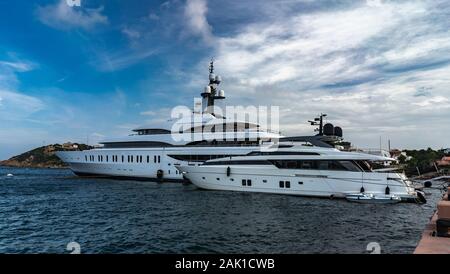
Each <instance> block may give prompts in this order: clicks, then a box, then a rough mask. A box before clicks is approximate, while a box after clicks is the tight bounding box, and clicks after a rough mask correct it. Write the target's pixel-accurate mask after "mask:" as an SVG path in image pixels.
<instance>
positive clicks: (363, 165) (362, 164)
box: [356, 161, 372, 172]
mask: <svg viewBox="0 0 450 274" xmlns="http://www.w3.org/2000/svg"><path fill="white" fill-rule="evenodd" d="M356 163H357V164H358V166H359V167H361V169H362V170H364V171H365V172H371V171H372V167H371V166H370V164H369V163H368V162H367V161H356Z"/></svg>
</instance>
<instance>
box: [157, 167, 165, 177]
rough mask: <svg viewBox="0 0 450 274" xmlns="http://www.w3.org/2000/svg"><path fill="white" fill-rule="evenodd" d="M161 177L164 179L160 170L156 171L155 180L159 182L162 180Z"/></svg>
mask: <svg viewBox="0 0 450 274" xmlns="http://www.w3.org/2000/svg"><path fill="white" fill-rule="evenodd" d="M163 177H164V171H163V170H162V169H158V171H157V172H156V178H158V179H159V180H162V178H163Z"/></svg>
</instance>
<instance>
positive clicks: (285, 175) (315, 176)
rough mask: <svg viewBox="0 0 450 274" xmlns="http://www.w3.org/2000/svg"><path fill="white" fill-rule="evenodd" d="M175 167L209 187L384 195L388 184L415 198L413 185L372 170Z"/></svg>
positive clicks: (317, 194) (399, 193)
mask: <svg viewBox="0 0 450 274" xmlns="http://www.w3.org/2000/svg"><path fill="white" fill-rule="evenodd" d="M178 169H179V170H180V171H182V172H183V173H184V175H185V177H186V178H187V179H189V180H190V181H191V182H192V183H193V184H195V185H196V186H198V187H199V188H203V189H209V190H231V191H243V192H262V193H273V194H288V195H300V196H313V197H335V198H345V197H346V195H348V194H352V193H359V192H360V190H361V187H362V186H363V187H364V189H365V192H367V193H374V194H384V193H385V191H386V187H387V186H389V189H390V194H392V195H397V196H399V197H401V198H402V199H405V200H406V199H412V198H414V197H415V192H414V189H413V188H411V187H409V186H406V185H405V184H403V183H402V182H399V181H391V180H389V183H387V181H388V180H386V174H381V173H375V172H371V173H360V172H347V171H318V170H283V169H278V168H277V167H274V166H257V165H255V166H245V167H244V166H233V167H231V169H230V171H231V173H230V176H227V166H217V167H216V166H214V167H213V166H197V167H191V166H180V167H178ZM363 176H364V177H365V178H363ZM398 176H400V175H399V174H398ZM244 180H245V182H243V181H244ZM248 180H251V186H249V185H248ZM281 182H282V183H281ZM286 182H289V183H286ZM281 186H282V187H281ZM287 186H288V187H287Z"/></svg>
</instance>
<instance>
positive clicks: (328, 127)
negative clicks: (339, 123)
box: [323, 123, 334, 136]
mask: <svg viewBox="0 0 450 274" xmlns="http://www.w3.org/2000/svg"><path fill="white" fill-rule="evenodd" d="M323 134H325V135H327V136H333V135H334V126H333V124H330V123H328V124H325V125H324V126H323Z"/></svg>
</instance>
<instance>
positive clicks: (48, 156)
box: [0, 143, 92, 168]
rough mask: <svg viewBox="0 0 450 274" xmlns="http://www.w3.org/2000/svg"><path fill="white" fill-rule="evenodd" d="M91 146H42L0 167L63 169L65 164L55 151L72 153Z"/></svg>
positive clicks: (71, 144) (7, 161)
mask: <svg viewBox="0 0 450 274" xmlns="http://www.w3.org/2000/svg"><path fill="white" fill-rule="evenodd" d="M91 148H92V147H91V146H88V145H85V144H76V143H75V144H74V143H66V144H63V145H60V144H53V145H48V146H42V147H38V148H35V149H33V150H30V151H27V152H25V153H22V154H20V155H17V156H14V157H12V158H10V159H9V160H6V161H1V162H0V165H5V166H14V167H51V168H58V167H65V166H66V164H65V163H64V162H62V161H61V160H60V159H59V158H58V157H57V156H56V155H55V152H57V151H74V150H87V149H91Z"/></svg>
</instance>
